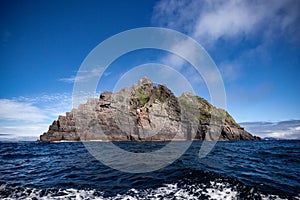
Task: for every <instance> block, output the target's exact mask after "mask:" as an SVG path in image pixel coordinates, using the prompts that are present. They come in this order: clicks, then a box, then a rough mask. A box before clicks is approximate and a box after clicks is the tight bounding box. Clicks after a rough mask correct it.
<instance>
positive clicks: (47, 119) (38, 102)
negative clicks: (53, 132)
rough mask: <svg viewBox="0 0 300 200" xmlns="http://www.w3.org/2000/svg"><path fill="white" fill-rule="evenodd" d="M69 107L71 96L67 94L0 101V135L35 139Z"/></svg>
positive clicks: (21, 97) (69, 108) (68, 109)
mask: <svg viewBox="0 0 300 200" xmlns="http://www.w3.org/2000/svg"><path fill="white" fill-rule="evenodd" d="M71 105H72V100H71V95H70V94H67V93H63V94H41V95H39V96H35V97H24V96H20V97H15V98H12V99H0V133H1V134H10V136H13V137H21V136H36V137H37V136H38V135H40V134H41V133H42V132H44V131H47V129H48V126H49V125H50V123H52V121H53V120H55V119H57V117H58V115H64V114H65V112H67V111H70V110H71V108H72V106H71ZM3 137H4V136H3ZM3 137H2V138H3Z"/></svg>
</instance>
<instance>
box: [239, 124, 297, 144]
mask: <svg viewBox="0 0 300 200" xmlns="http://www.w3.org/2000/svg"><path fill="white" fill-rule="evenodd" d="M240 124H241V125H242V126H244V127H245V129H246V130H248V131H250V132H251V133H253V134H254V135H258V136H260V137H263V138H264V137H274V138H282V139H300V120H290V121H281V122H276V123H275V122H274V123H273V122H248V123H247V122H246V123H240Z"/></svg>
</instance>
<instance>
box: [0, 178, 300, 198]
mask: <svg viewBox="0 0 300 200" xmlns="http://www.w3.org/2000/svg"><path fill="white" fill-rule="evenodd" d="M250 193H252V192H250ZM4 194H8V195H7V196H3V195H4ZM1 195H2V196H1ZM259 196H260V197H261V199H264V200H267V199H278V200H283V199H282V198H280V197H279V196H277V195H264V194H259ZM174 197H175V199H177V200H198V199H202V198H205V199H230V200H234V199H238V191H237V190H236V189H235V188H233V187H231V186H229V185H228V184H226V183H219V182H213V181H211V182H210V186H209V187H206V185H185V186H184V187H179V186H178V184H177V183H176V184H166V185H164V186H162V187H159V188H156V189H144V190H137V189H130V190H129V191H128V192H127V193H126V194H117V195H115V196H111V197H105V195H104V193H103V192H97V191H96V190H77V189H72V188H70V189H59V190H53V189H52V190H51V189H49V190H38V189H30V188H17V187H7V186H6V185H1V186H0V198H1V199H3V200H15V199H21V200H27V199H42V200H48V199H56V200H60V199H74V200H86V199H96V200H122V199H126V200H139V199H149V200H156V199H165V200H171V199H174ZM295 199H298V200H300V195H299V196H297V197H295Z"/></svg>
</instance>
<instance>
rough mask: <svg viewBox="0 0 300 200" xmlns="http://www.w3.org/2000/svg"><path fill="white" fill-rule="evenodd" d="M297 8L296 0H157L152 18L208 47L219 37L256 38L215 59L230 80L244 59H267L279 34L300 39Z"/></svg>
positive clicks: (237, 74)
mask: <svg viewBox="0 0 300 200" xmlns="http://www.w3.org/2000/svg"><path fill="white" fill-rule="evenodd" d="M299 9H300V3H299V1H297V0H273V1H269V0H262V1H239V0H220V1H210V0H204V1H197V0H194V1H188V0H186V1H177V0H163V1H159V2H158V3H157V4H156V6H155V8H154V11H153V17H152V21H153V24H154V25H158V26H163V27H168V28H173V29H176V30H179V31H181V32H184V33H186V34H188V35H190V36H192V37H193V38H195V39H196V40H197V41H198V42H200V44H202V45H204V46H205V47H206V48H208V49H214V48H216V47H218V48H219V46H218V45H216V44H217V43H218V42H220V41H221V42H225V44H229V43H231V44H236V43H239V41H241V40H244V41H252V42H253V40H255V41H256V43H255V45H253V46H251V47H248V48H247V49H241V50H240V51H239V53H238V54H239V55H236V56H235V58H234V59H232V58H231V59H230V58H229V57H228V58H226V59H225V60H223V61H220V63H218V64H220V65H221V66H220V70H221V72H222V75H223V78H224V79H225V81H233V80H236V79H238V78H239V77H240V76H241V74H240V72H241V71H242V70H239V69H240V68H241V67H243V66H242V64H243V63H245V60H246V59H248V60H253V59H255V60H257V59H259V58H263V59H264V60H266V59H267V58H268V51H267V49H268V48H269V47H270V45H271V44H272V42H274V41H277V40H278V38H280V37H283V38H285V39H287V40H288V41H293V40H299V34H300V29H299V28H298V27H299V19H300V14H299ZM227 46H228V45H227ZM179 47H180V48H183V49H184V47H181V46H179ZM184 50H185V49H184ZM187 50H188V49H187ZM223 53H224V54H225V53H226V52H223ZM166 59H169V62H170V63H173V61H174V60H172V58H166ZM175 61H176V60H175ZM232 73H233V74H232Z"/></svg>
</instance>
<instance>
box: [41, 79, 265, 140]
mask: <svg viewBox="0 0 300 200" xmlns="http://www.w3.org/2000/svg"><path fill="white" fill-rule="evenodd" d="M172 139H175V140H191V139H198V140H259V139H260V138H259V137H255V136H252V135H251V134H250V133H248V132H247V131H245V130H244V129H243V128H241V127H240V126H239V125H238V124H237V123H236V122H235V121H234V119H233V118H232V117H231V116H230V115H229V114H228V113H227V112H226V111H225V110H222V109H217V108H215V107H214V106H212V105H211V104H209V103H208V102H207V101H206V100H205V99H203V98H201V97H198V96H195V95H193V94H190V93H183V94H182V96H181V97H179V98H176V97H175V96H174V94H173V93H172V92H171V91H170V90H169V89H168V88H167V87H166V86H165V85H158V86H154V84H153V83H152V81H151V80H150V79H149V78H143V79H141V80H139V82H138V83H137V84H135V85H133V86H132V87H130V88H124V89H122V90H121V91H120V92H118V93H112V92H103V93H101V95H100V97H99V98H98V99H96V98H90V99H88V100H87V102H86V103H85V104H81V105H79V106H78V109H73V110H72V111H71V112H67V113H66V116H59V117H58V120H55V121H53V123H52V125H50V126H49V130H48V131H47V132H45V133H44V134H43V135H41V136H40V140H41V141H61V140H71V141H80V140H82V141H83V140H131V141H140V140H172Z"/></svg>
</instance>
